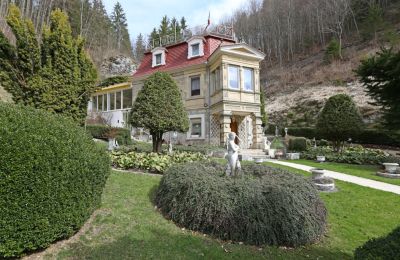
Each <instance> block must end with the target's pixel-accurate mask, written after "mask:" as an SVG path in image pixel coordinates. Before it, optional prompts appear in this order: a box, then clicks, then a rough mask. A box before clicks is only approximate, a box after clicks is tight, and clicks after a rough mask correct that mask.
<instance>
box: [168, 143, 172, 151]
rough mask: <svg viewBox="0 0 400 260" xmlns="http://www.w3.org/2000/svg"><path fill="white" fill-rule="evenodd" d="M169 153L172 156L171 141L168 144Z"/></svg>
mask: <svg viewBox="0 0 400 260" xmlns="http://www.w3.org/2000/svg"><path fill="white" fill-rule="evenodd" d="M168 153H169V154H172V143H171V141H170V142H169V144H168Z"/></svg>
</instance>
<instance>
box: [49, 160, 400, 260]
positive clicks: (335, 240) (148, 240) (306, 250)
mask: <svg viewBox="0 0 400 260" xmlns="http://www.w3.org/2000/svg"><path fill="white" fill-rule="evenodd" d="M274 166H275V167H277V166H276V165H274ZM279 167H281V166H279ZM281 168H287V167H284V166H282V167H281ZM292 171H293V172H297V173H299V174H304V175H307V176H309V174H308V173H306V172H303V171H299V170H292ZM159 181H160V177H159V176H149V175H140V174H130V173H124V172H113V173H112V174H111V176H110V178H109V180H108V182H107V185H106V188H105V191H104V194H103V200H102V205H101V208H100V209H99V210H98V211H97V212H96V213H97V214H96V215H95V217H94V219H93V222H92V224H91V225H89V228H88V229H87V230H86V231H85V232H82V235H81V236H80V237H79V238H77V239H76V238H75V239H73V240H72V241H71V242H68V243H65V244H64V245H63V246H61V248H60V249H59V250H55V251H54V250H53V251H50V253H47V254H46V252H45V258H51V259H53V258H57V259H65V258H79V259H200V258H201V259H232V258H233V259H310V258H311V259H321V258H322V259H351V258H352V253H353V251H354V249H355V248H356V247H358V246H360V245H361V244H363V243H364V242H365V241H367V240H368V239H369V238H372V237H377V236H382V235H385V234H387V233H388V232H390V231H391V230H392V229H394V228H395V227H396V226H397V225H399V223H400V207H398V205H399V202H400V197H399V196H398V195H395V194H391V193H386V192H383V191H378V190H373V189H369V188H364V187H360V186H356V185H352V184H348V183H344V182H340V181H338V182H337V185H338V187H339V189H340V192H338V193H329V194H328V193H323V194H321V196H322V198H323V200H324V201H325V203H326V205H327V208H328V212H329V217H328V218H329V231H328V232H327V234H326V236H325V237H323V238H322V240H321V241H320V242H318V243H317V244H314V245H310V246H305V247H301V248H297V249H285V248H277V247H262V248H257V247H253V246H247V245H240V244H238V243H229V242H226V241H219V240H216V239H212V238H210V237H208V236H203V235H202V234H197V233H193V232H191V231H188V230H182V229H181V228H179V227H177V226H175V224H174V223H172V222H171V221H168V220H166V219H164V217H163V216H162V215H161V214H159V212H158V211H157V210H156V209H155V208H154V205H153V204H152V203H151V199H152V197H153V195H154V192H155V190H156V188H157V186H158V184H159Z"/></svg>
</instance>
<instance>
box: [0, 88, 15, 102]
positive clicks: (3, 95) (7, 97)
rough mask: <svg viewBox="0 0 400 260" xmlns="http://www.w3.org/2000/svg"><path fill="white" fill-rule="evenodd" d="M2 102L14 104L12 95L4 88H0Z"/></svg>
mask: <svg viewBox="0 0 400 260" xmlns="http://www.w3.org/2000/svg"><path fill="white" fill-rule="evenodd" d="M0 101H3V102H11V103H12V102H13V100H12V95H11V94H10V93H8V92H7V91H6V90H5V89H4V88H3V87H2V86H0Z"/></svg>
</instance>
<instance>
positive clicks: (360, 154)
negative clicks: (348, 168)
mask: <svg viewBox="0 0 400 260" xmlns="http://www.w3.org/2000/svg"><path fill="white" fill-rule="evenodd" d="M318 155H323V156H325V157H326V160H327V161H329V162H337V163H349V164H372V165H374V164H375V165H378V164H382V163H384V162H396V161H400V159H396V158H395V157H391V156H387V155H386V154H385V153H384V152H383V151H382V150H378V149H370V148H363V147H359V146H358V147H349V148H347V149H345V150H344V151H343V152H341V153H338V152H335V151H334V150H333V149H332V148H331V147H328V146H323V147H317V148H309V149H307V151H305V152H303V153H302V154H301V156H302V158H303V159H308V160H315V159H316V158H317V156H318Z"/></svg>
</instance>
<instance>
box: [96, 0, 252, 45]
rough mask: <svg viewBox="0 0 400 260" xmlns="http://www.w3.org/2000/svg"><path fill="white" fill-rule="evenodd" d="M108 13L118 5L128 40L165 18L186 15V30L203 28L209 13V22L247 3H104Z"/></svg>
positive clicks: (188, 0) (197, 0) (155, 0)
mask: <svg viewBox="0 0 400 260" xmlns="http://www.w3.org/2000/svg"><path fill="white" fill-rule="evenodd" d="M103 2H104V5H105V6H106V9H107V12H108V13H109V14H110V13H111V12H112V9H113V6H114V5H115V3H116V2H120V3H121V5H122V8H123V9H124V11H125V13H126V18H127V20H128V29H129V34H130V36H131V38H136V37H137V35H139V33H142V34H143V35H147V34H149V33H150V32H151V31H152V30H153V28H154V27H158V26H159V25H160V21H161V18H162V17H163V16H164V15H167V16H168V17H169V18H172V17H176V18H177V19H178V20H180V19H181V17H182V16H185V18H186V21H187V24H188V25H189V27H195V26H197V25H206V24H207V20H208V14H209V13H210V17H211V23H217V22H218V21H219V20H220V19H221V18H224V17H226V16H228V15H230V14H231V13H232V12H233V11H234V10H237V9H239V8H242V7H244V6H245V5H246V2H248V0H103Z"/></svg>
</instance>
